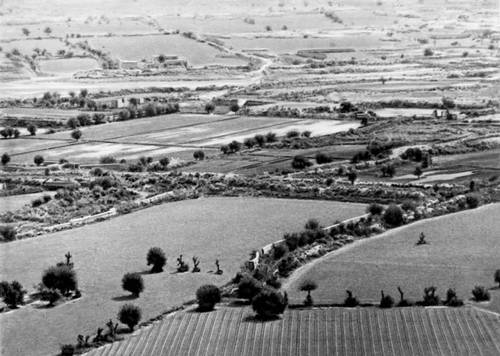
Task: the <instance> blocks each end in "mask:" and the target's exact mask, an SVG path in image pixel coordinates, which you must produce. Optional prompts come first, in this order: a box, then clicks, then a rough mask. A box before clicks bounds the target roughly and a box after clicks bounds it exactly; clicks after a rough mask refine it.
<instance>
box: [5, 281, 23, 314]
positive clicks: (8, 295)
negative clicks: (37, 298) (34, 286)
mask: <svg viewBox="0 0 500 356" xmlns="http://www.w3.org/2000/svg"><path fill="white" fill-rule="evenodd" d="M5 287H6V288H5ZM4 288H5V289H4V291H3V301H4V303H5V304H7V306H8V307H9V308H17V306H18V305H19V304H23V302H24V295H25V294H26V291H25V290H24V289H23V286H22V285H21V283H19V282H18V281H12V282H11V283H10V284H7V285H4Z"/></svg>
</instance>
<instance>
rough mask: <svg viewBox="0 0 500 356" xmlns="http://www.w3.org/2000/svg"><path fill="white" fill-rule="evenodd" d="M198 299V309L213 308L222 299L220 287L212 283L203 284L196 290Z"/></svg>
mask: <svg viewBox="0 0 500 356" xmlns="http://www.w3.org/2000/svg"><path fill="white" fill-rule="evenodd" d="M196 299H197V300H198V310H200V311H209V310H213V309H214V307H215V304H217V303H219V302H220V301H221V293H220V289H219V288H217V287H216V286H214V285H211V284H206V285H204V286H201V287H200V288H198V290H197V291H196Z"/></svg>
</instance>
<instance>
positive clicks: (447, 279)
mask: <svg viewBox="0 0 500 356" xmlns="http://www.w3.org/2000/svg"><path fill="white" fill-rule="evenodd" d="M499 213H500V204H491V205H487V206H484V207H481V208H478V209H475V210H468V211H464V212H460V213H456V214H451V215H446V216H443V217H439V218H435V219H429V220H424V221H421V222H417V223H414V224H411V225H409V226H405V227H402V228H398V229H394V230H390V231H389V232H387V233H385V234H383V235H380V236H379V237H375V238H371V239H367V240H361V241H359V242H357V243H355V244H353V245H351V246H348V247H346V248H343V249H340V250H337V251H335V252H333V253H331V254H329V255H326V256H325V257H323V258H321V259H319V260H317V261H316V262H313V263H312V264H310V265H306V266H305V267H303V268H302V269H299V270H297V272H295V274H292V276H291V277H290V281H289V283H287V287H286V289H287V290H288V291H289V294H290V297H291V299H292V300H293V301H296V302H300V301H301V300H303V299H304V295H303V293H302V294H301V293H300V292H299V291H297V288H298V286H299V284H300V283H301V281H303V280H305V279H310V278H312V279H314V280H315V281H317V283H318V290H317V291H314V292H313V296H314V299H315V301H316V302H318V303H342V302H343V300H344V298H345V296H346V294H345V290H346V289H349V290H352V291H353V292H354V294H355V295H356V296H357V297H358V298H359V299H360V300H363V301H371V302H376V303H377V302H378V301H379V299H380V290H384V291H385V292H386V293H389V294H391V295H392V296H393V297H394V298H395V299H396V300H397V299H398V298H399V294H398V291H397V289H396V288H397V287H398V286H401V288H402V289H403V291H404V292H405V296H407V297H408V298H410V299H412V300H414V301H416V300H421V299H422V296H423V290H424V288H425V287H428V286H431V285H434V286H436V287H437V288H438V290H437V292H438V294H440V295H441V296H442V297H443V298H444V297H445V295H446V290H447V289H448V288H454V289H456V291H457V293H458V295H459V297H461V298H463V299H464V300H467V299H469V298H471V297H472V295H471V290H472V288H474V286H476V285H483V286H487V287H493V286H494V285H495V283H494V282H493V274H494V272H495V270H496V269H497V268H498V259H499V257H500V241H499V239H498V236H499V233H500V223H499V220H498V215H499ZM421 232H423V233H424V234H425V235H426V237H427V241H428V242H429V244H427V245H423V246H416V245H415V243H416V242H417V240H418V236H419V235H420V233H421ZM499 292H500V291H499V290H498V289H493V290H491V294H492V297H493V301H492V302H490V303H489V304H486V305H484V306H485V307H489V308H491V309H493V310H496V311H497V312H499V311H500V293H499Z"/></svg>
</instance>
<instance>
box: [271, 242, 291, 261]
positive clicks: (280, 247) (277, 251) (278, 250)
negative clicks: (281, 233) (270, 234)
mask: <svg viewBox="0 0 500 356" xmlns="http://www.w3.org/2000/svg"><path fill="white" fill-rule="evenodd" d="M287 253H288V247H287V244H283V243H279V244H276V245H274V247H273V259H275V260H279V259H280V258H281V257H283V256H285V255H286V254H287Z"/></svg>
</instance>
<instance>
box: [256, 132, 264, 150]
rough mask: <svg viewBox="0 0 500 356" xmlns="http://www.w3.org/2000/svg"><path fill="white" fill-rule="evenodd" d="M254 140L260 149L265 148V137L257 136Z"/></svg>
mask: <svg viewBox="0 0 500 356" xmlns="http://www.w3.org/2000/svg"><path fill="white" fill-rule="evenodd" d="M254 139H255V142H257V144H258V145H259V146H260V147H263V146H264V145H265V144H266V137H265V136H264V135H259V134H257V135H255V136H254Z"/></svg>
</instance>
